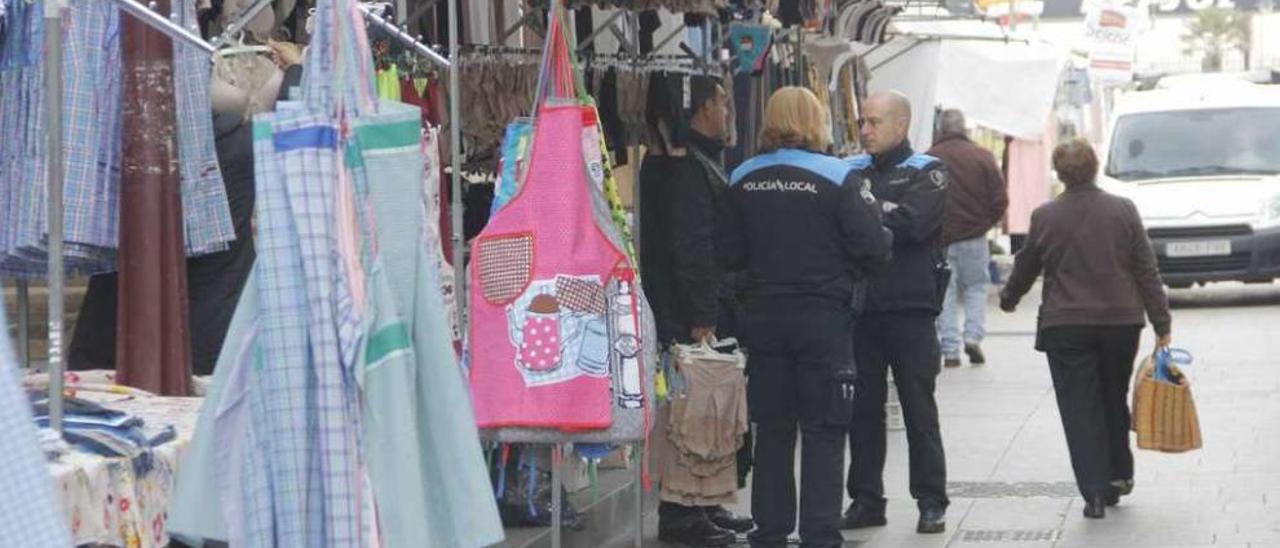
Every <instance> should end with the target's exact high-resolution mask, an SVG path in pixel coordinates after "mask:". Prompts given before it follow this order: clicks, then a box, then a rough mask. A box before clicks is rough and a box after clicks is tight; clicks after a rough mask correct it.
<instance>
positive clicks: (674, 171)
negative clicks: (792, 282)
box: [640, 77, 752, 546]
mask: <svg viewBox="0 0 1280 548" xmlns="http://www.w3.org/2000/svg"><path fill="white" fill-rule="evenodd" d="M682 87H683V85H682ZM688 89H689V93H690V101H689V104H691V105H693V106H694V107H693V108H692V109H687V110H686V109H684V108H683V106H682V105H681V104H680V102H681V101H680V98H679V97H671V96H670V93H663V88H656V90H655V93H656V94H657V95H656V99H657V100H655V101H652V102H651V107H652V108H650V109H649V110H650V112H651V114H652V115H653V116H652V118H651V121H652V122H654V125H655V126H656V127H655V128H654V129H656V130H658V131H659V133H661V134H663V135H664V136H665V138H666V141H667V143H668V146H667V147H661V148H665V149H666V150H655V151H651V153H650V155H648V156H647V157H646V158H645V160H644V164H643V167H642V168H641V170H640V268H641V272H642V273H643V275H644V284H645V291H646V293H647V295H648V297H649V303H650V306H651V307H652V309H653V313H654V318H655V320H656V322H657V328H658V337H659V340H660V341H661V343H662V344H664V345H667V344H671V343H692V342H702V341H710V340H712V339H714V338H716V337H717V336H723V337H730V336H734V335H735V332H736V329H737V327H736V325H735V324H736V323H737V317H736V316H737V315H736V313H735V311H736V308H737V302H736V296H735V294H734V283H733V279H732V277H731V276H730V274H729V273H728V272H726V271H725V270H723V269H721V268H720V266H719V265H718V264H716V257H717V251H716V241H715V232H716V226H717V224H716V217H717V211H719V210H722V209H723V208H724V207H726V206H725V200H726V199H727V195H728V192H729V187H728V181H727V179H726V176H725V174H724V170H723V167H722V164H721V163H720V158H721V152H722V151H723V149H724V142H725V138H726V137H727V131H728V95H727V94H726V93H725V91H724V89H723V88H721V87H720V86H719V85H718V84H717V83H716V82H715V81H714V80H712V79H710V78H705V77H695V78H691V79H690V80H689V88H688ZM661 430H662V432H660V433H659V434H656V435H665V428H661ZM673 498H678V499H681V500H687V499H683V498H682V497H673ZM751 527H752V522H751V519H750V518H741V517H737V516H734V515H733V514H732V513H730V512H729V511H728V510H726V509H725V508H724V507H723V506H719V505H707V506H705V507H699V506H688V505H684V504H678V503H676V502H674V501H668V500H667V497H663V502H662V503H661V504H660V505H659V508H658V530H659V536H660V537H661V538H662V540H663V541H664V542H673V543H679V544H688V545H693V546H725V545H728V544H732V543H733V541H734V539H735V538H736V535H735V533H739V532H746V531H749V530H750V529H751Z"/></svg>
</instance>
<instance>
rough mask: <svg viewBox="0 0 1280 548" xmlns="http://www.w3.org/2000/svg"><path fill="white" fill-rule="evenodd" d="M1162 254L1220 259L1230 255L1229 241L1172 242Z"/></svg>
mask: <svg viewBox="0 0 1280 548" xmlns="http://www.w3.org/2000/svg"><path fill="white" fill-rule="evenodd" d="M1164 253H1165V255H1168V256H1170V257H1221V256H1223V255H1230V254H1231V240H1208V241H1202V242H1172V243H1170V244H1169V245H1168V246H1167V247H1165V252H1164Z"/></svg>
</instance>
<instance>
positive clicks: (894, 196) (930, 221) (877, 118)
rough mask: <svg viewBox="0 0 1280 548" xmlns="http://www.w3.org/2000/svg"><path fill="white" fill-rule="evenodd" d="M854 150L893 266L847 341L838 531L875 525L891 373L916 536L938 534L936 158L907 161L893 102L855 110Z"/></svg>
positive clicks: (941, 462) (884, 99) (942, 505)
mask: <svg viewBox="0 0 1280 548" xmlns="http://www.w3.org/2000/svg"><path fill="white" fill-rule="evenodd" d="M860 123H861V126H862V140H863V146H864V147H865V148H866V150H867V151H868V152H870V155H862V156H857V157H854V158H852V159H850V160H849V162H850V163H851V164H852V165H853V167H854V168H855V169H856V170H859V173H861V175H862V176H863V177H865V178H866V179H867V180H869V181H870V182H871V192H872V194H874V195H875V197H876V199H877V201H878V202H879V204H880V206H881V209H882V211H883V212H884V224H885V226H886V227H888V228H889V229H890V230H891V231H893V259H892V261H890V263H889V267H888V268H887V269H886V270H885V271H883V272H882V273H880V274H879V275H877V276H874V277H872V278H871V280H870V284H869V286H868V288H867V295H866V302H865V304H864V314H863V316H862V317H861V318H859V320H858V322H857V327H856V328H855V331H854V349H855V350H854V353H855V361H856V363H857V371H858V379H857V382H856V387H857V391H856V392H857V395H856V397H855V399H854V411H853V422H852V426H851V428H850V431H849V443H850V446H851V447H850V450H851V451H852V453H853V459H852V463H851V464H850V468H849V481H848V489H849V495H850V497H852V498H853V504H852V505H850V506H849V509H848V510H847V511H846V512H845V521H844V528H846V529H857V528H861V527H871V526H877V525H884V524H885V523H886V521H885V498H884V479H883V475H884V461H885V409H884V405H885V398H886V395H887V392H888V389H887V386H886V372H887V370H888V369H889V368H892V369H893V379H894V385H895V386H897V389H898V395H899V397H900V399H901V400H902V408H903V412H904V418H905V420H906V426H907V442H908V443H909V445H910V455H909V458H910V464H911V496H912V497H913V498H915V499H916V501H917V505H918V506H919V509H920V521H919V523H918V525H917V526H916V531H917V532H919V533H941V532H942V531H944V530H945V529H946V508H947V505H948V504H949V501H948V499H947V493H946V484H947V473H946V457H945V456H944V454H943V450H942V435H941V433H940V432H939V429H938V406H937V403H936V402H935V401H934V398H933V389H934V381H935V379H936V378H937V375H938V373H939V371H940V370H941V367H940V351H939V348H938V334H937V329H936V327H935V325H934V321H935V318H936V317H937V315H938V312H939V310H940V307H941V302H942V295H943V294H942V293H941V292H942V291H944V290H945V287H946V280H945V279H944V278H945V277H946V271H945V270H943V267H942V266H940V265H941V264H942V253H941V235H942V214H943V209H944V203H945V200H946V189H947V176H946V173H945V171H944V170H943V166H942V163H941V162H940V161H938V159H937V158H933V157H931V156H925V155H922V154H915V153H914V152H912V150H911V144H910V143H909V142H908V140H907V133H908V130H909V128H910V127H911V103H910V101H908V100H907V98H906V97H904V96H903V95H902V94H900V93H897V92H881V93H876V94H874V95H872V96H871V97H870V98H869V99H868V100H867V102H866V104H865V105H864V108H863V113H862V120H861V121H860Z"/></svg>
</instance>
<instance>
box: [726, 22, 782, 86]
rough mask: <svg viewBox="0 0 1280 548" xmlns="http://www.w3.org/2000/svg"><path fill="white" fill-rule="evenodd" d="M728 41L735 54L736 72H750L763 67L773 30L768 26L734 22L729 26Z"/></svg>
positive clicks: (757, 70)
mask: <svg viewBox="0 0 1280 548" xmlns="http://www.w3.org/2000/svg"><path fill="white" fill-rule="evenodd" d="M729 41H730V43H731V44H732V46H733V48H734V51H735V53H736V54H737V58H738V60H737V63H736V64H735V66H734V72H735V73H736V74H751V73H756V72H759V71H760V70H761V69H763V68H764V63H765V60H766V59H768V57H769V56H768V52H769V45H770V44H771V43H772V41H773V32H772V31H771V30H770V29H769V27H765V26H759V25H747V24H743V23H734V24H732V25H730V26H729Z"/></svg>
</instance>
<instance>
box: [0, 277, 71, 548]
mask: <svg viewBox="0 0 1280 548" xmlns="http://www.w3.org/2000/svg"><path fill="white" fill-rule="evenodd" d="M3 301H4V299H3V297H2V296H0V325H8V324H7V323H6V321H5V315H4V309H5V307H4V302H3ZM0 432H4V433H5V435H4V436H0V454H3V455H4V458H3V459H0V478H3V479H4V481H0V515H3V516H4V519H3V520H0V545H2V546H30V547H32V548H65V547H67V546H71V535H70V532H71V529H70V527H68V525H67V521H66V516H65V515H64V514H63V513H62V505H61V503H60V501H58V500H57V499H56V498H54V487H53V479H52V478H51V477H50V475H49V468H48V465H47V464H46V463H45V460H44V455H41V454H40V449H39V447H40V443H39V441H38V440H37V438H36V426H35V421H34V420H33V419H32V418H31V408H30V406H29V404H28V401H27V396H26V394H25V393H23V391H22V389H21V388H19V384H18V364H17V360H15V359H14V355H13V348H12V347H11V346H10V344H9V336H8V334H7V333H3V332H0Z"/></svg>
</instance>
